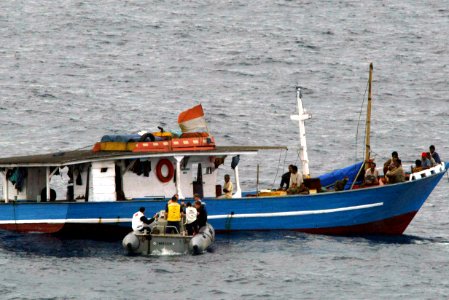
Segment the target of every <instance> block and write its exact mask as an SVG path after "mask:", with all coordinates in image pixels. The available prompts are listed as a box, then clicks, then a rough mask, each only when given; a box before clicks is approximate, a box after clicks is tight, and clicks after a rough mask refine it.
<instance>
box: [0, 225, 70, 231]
mask: <svg viewBox="0 0 449 300" xmlns="http://www.w3.org/2000/svg"><path fill="white" fill-rule="evenodd" d="M63 227H64V224H63V223H60V224H48V223H28V224H1V225H0V229H4V230H9V231H16V232H41V233H56V232H59V231H60V230H61V229H62V228H63Z"/></svg>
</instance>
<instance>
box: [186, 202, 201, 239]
mask: <svg viewBox="0 0 449 300" xmlns="http://www.w3.org/2000/svg"><path fill="white" fill-rule="evenodd" d="M195 198H196V197H195ZM197 217H198V211H197V210H196V208H195V207H194V206H192V204H191V203H190V202H187V205H186V229H187V234H188V235H194V234H196V233H198V223H197V221H196V219H197Z"/></svg>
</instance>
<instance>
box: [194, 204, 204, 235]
mask: <svg viewBox="0 0 449 300" xmlns="http://www.w3.org/2000/svg"><path fill="white" fill-rule="evenodd" d="M195 208H196V210H197V211H198V217H197V219H196V221H197V223H198V228H200V229H201V227H203V226H206V223H207V210H206V208H205V207H204V204H202V203H201V200H197V201H195Z"/></svg>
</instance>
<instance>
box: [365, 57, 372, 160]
mask: <svg viewBox="0 0 449 300" xmlns="http://www.w3.org/2000/svg"><path fill="white" fill-rule="evenodd" d="M372 80H373V63H370V65H369V79H368V108H367V110H366V127H365V163H368V162H369V160H370V153H371V144H370V133H371V82H372ZM367 167H368V168H369V166H367V164H366V165H365V168H367Z"/></svg>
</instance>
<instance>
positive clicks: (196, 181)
mask: <svg viewBox="0 0 449 300" xmlns="http://www.w3.org/2000/svg"><path fill="white" fill-rule="evenodd" d="M203 184H204V182H203V168H202V166H201V163H194V164H192V187H193V195H195V194H198V195H200V198H201V199H203V198H204V189H203Z"/></svg>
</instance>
